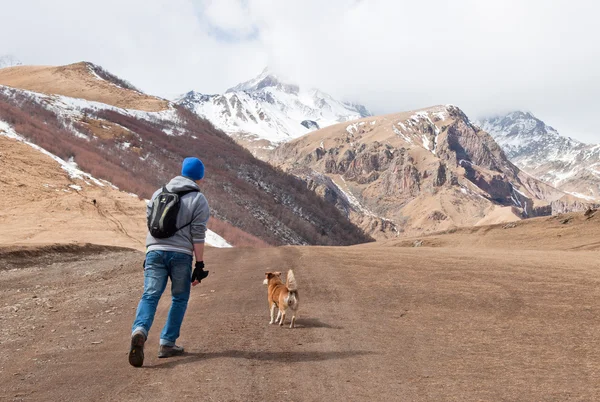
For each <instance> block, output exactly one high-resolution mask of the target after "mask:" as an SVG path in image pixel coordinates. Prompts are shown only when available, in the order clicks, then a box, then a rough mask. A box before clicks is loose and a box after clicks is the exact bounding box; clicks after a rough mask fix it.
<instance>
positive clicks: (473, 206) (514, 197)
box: [273, 106, 585, 238]
mask: <svg viewBox="0 0 600 402" xmlns="http://www.w3.org/2000/svg"><path fill="white" fill-rule="evenodd" d="M273 160H274V163H276V164H279V165H280V166H282V167H283V168H284V169H286V170H287V171H289V172H292V173H295V174H296V175H298V177H301V178H303V179H304V180H305V181H306V182H307V184H308V186H309V187H310V188H313V189H315V190H316V191H317V192H318V193H320V194H321V195H322V197H323V198H324V199H327V200H328V201H329V202H332V203H334V204H336V205H337V206H338V208H339V209H340V210H342V211H343V212H344V213H346V214H347V215H348V216H349V217H350V218H351V219H352V221H353V222H355V223H356V224H358V225H359V226H360V227H362V228H363V229H364V230H365V231H367V233H369V234H371V235H373V236H375V237H377V238H389V237H394V236H397V235H411V234H417V233H427V232H431V231H438V230H445V229H449V228H452V227H462V226H473V225H478V224H480V225H481V224H490V223H498V222H507V221H514V220H519V219H522V218H531V217H535V216H544V215H550V214H552V213H558V212H565V211H570V210H579V209H584V208H585V205H584V204H585V201H584V200H581V199H577V198H576V197H573V196H570V195H566V194H565V193H562V192H560V191H558V190H556V189H555V188H553V187H551V186H549V185H546V184H544V183H542V182H540V181H537V180H535V179H534V178H532V177H531V176H529V175H527V174H525V173H524V172H522V171H520V170H519V169H518V168H517V167H516V166H515V165H513V164H512V163H511V162H510V161H509V160H508V159H507V157H506V155H505V154H504V152H503V151H502V150H501V149H500V147H499V146H498V145H497V144H496V143H495V142H494V140H493V139H492V137H490V136H489V134H487V133H485V132H484V131H482V130H481V129H479V128H478V127H477V126H475V125H474V124H472V123H471V121H470V120H469V119H468V117H467V116H466V115H465V114H464V113H463V112H462V111H461V110H460V109H458V108H457V107H454V106H436V107H432V108H428V109H422V110H417V111H411V112H406V113H399V114H393V115H387V116H378V117H370V118H365V119H361V120H357V121H355V122H352V123H351V124H348V123H346V124H338V125H335V126H332V127H328V128H325V129H322V130H319V131H316V132H313V133H311V134H309V135H306V136H304V137H301V138H299V139H297V140H294V141H291V142H289V143H287V144H283V145H281V146H280V147H279V148H278V149H277V150H276V151H275V156H274V157H273Z"/></svg>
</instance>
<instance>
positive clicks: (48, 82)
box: [0, 62, 169, 112]
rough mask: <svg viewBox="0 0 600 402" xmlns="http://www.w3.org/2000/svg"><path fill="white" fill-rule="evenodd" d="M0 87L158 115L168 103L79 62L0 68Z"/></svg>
mask: <svg viewBox="0 0 600 402" xmlns="http://www.w3.org/2000/svg"><path fill="white" fill-rule="evenodd" d="M0 85H6V86H9V87H13V88H19V89H26V90H29V91H33V92H39V93H43V94H48V95H63V96H68V97H72V98H80V99H85V100H89V101H94V102H101V103H105V104H108V105H113V106H116V107H120V108H124V109H136V110H144V111H148V112H158V111H161V110H166V109H167V108H168V107H169V102H168V101H166V100H164V99H160V98H157V97H154V96H150V95H146V94H144V93H142V92H140V91H138V90H137V89H135V88H134V87H133V86H131V84H128V83H127V82H125V81H123V80H120V79H118V78H117V77H115V76H114V75H112V74H110V73H108V72H107V71H105V70H104V69H102V68H101V67H99V66H96V65H94V64H92V63H87V62H81V63H75V64H69V65H67V66H60V67H53V66H17V67H9V68H3V69H0Z"/></svg>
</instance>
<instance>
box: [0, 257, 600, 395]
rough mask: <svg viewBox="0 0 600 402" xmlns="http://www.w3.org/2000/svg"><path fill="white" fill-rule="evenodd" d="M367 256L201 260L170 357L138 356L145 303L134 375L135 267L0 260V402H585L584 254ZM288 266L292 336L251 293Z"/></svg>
mask: <svg viewBox="0 0 600 402" xmlns="http://www.w3.org/2000/svg"><path fill="white" fill-rule="evenodd" d="M367 248H368V252H366V250H367ZM367 248H366V247H364V246H358V247H351V248H323V247H305V248H292V247H284V248H272V249H261V250H250V249H246V250H244V249H229V250H217V249H211V250H209V251H208V253H207V257H206V260H207V267H208V269H209V270H210V271H211V274H210V276H209V278H208V279H207V280H206V281H205V282H203V283H202V284H201V285H200V286H198V287H196V288H194V289H193V291H192V298H191V301H190V305H189V309H188V314H187V316H186V320H185V322H184V326H183V329H182V337H181V338H180V343H181V344H182V345H183V346H185V347H186V350H187V354H186V355H185V356H182V357H178V358H172V359H160V360H159V359H158V358H157V357H156V352H157V343H158V334H159V333H160V329H161V327H162V324H163V323H164V320H165V315H166V311H167V308H168V300H163V302H162V303H161V304H160V306H159V312H158V314H157V318H156V321H155V326H154V327H153V329H152V331H151V334H150V337H149V341H148V343H147V344H146V361H145V365H144V367H143V368H141V369H135V368H133V367H131V366H129V364H128V362H127V350H128V338H129V332H130V325H131V322H132V319H133V315H134V312H135V307H136V304H137V301H138V298H139V296H140V294H141V288H142V269H141V261H142V255H141V254H140V253H139V252H129V251H118V250H116V251H110V250H105V251H101V250H94V251H93V252H83V251H81V250H80V251H78V252H72V251H71V252H69V251H68V250H67V251H65V250H55V251H52V250H46V251H45V252H43V253H40V254H35V253H33V254H31V253H30V254H25V255H21V256H19V255H14V254H12V255H9V254H6V253H5V254H3V255H0V258H2V261H3V262H4V264H0V343H1V344H0V351H1V353H0V401H3V400H24V401H29V400H44V401H46V400H48V401H49V400H62V401H100V400H102V401H155V400H158V401H174V400H203V401H283V400H285V401H323V400H332V401H338V400H339V401H346V400H348V401H379V400H381V401H384V400H385V401H390V400H394V401H396V400H397V401H440V400H455V401H475V400H494V401H497V400H536V401H541V400H548V401H566V400H598V399H600V349H599V348H598V342H599V341H600V339H599V337H600V308H599V307H598V296H600V287H599V286H598V285H599V283H600V269H599V268H598V262H597V261H598V254H597V252H591V251H570V252H565V251H532V250H514V249H512V250H500V249H496V250H486V249H478V250H468V249H449V248H427V247H422V248H394V247H375V246H373V245H370V246H367ZM9 257H10V258H9ZM290 267H291V268H294V269H295V273H296V278H297V280H298V283H299V288H300V308H301V310H300V315H299V319H298V328H296V329H294V330H290V329H288V328H287V327H286V328H280V327H277V326H270V325H268V319H269V318H268V311H267V304H266V288H265V287H264V286H263V285H262V280H263V273H264V272H265V271H267V270H281V271H286V270H287V268H290Z"/></svg>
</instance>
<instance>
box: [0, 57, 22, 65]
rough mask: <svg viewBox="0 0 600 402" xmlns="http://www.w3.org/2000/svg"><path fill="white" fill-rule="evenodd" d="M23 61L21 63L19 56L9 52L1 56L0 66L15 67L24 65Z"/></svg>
mask: <svg viewBox="0 0 600 402" xmlns="http://www.w3.org/2000/svg"><path fill="white" fill-rule="evenodd" d="M22 65H23V63H21V61H20V60H19V59H17V58H15V57H14V56H12V55H10V54H7V55H4V56H0V68H6V67H15V66H22Z"/></svg>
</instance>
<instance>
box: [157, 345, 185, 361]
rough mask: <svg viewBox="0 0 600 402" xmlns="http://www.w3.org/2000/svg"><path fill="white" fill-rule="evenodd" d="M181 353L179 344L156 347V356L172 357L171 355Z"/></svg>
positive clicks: (179, 354)
mask: <svg viewBox="0 0 600 402" xmlns="http://www.w3.org/2000/svg"><path fill="white" fill-rule="evenodd" d="M182 354H183V348H182V347H181V346H177V345H175V346H166V345H160V347H159V348H158V357H159V358H161V359H162V358H163V357H173V356H181V355H182Z"/></svg>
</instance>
